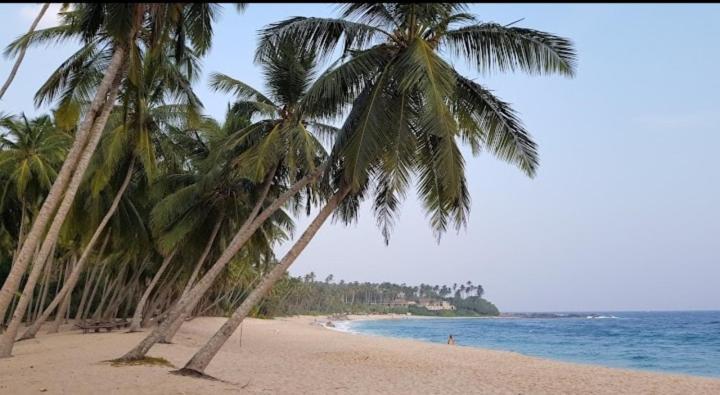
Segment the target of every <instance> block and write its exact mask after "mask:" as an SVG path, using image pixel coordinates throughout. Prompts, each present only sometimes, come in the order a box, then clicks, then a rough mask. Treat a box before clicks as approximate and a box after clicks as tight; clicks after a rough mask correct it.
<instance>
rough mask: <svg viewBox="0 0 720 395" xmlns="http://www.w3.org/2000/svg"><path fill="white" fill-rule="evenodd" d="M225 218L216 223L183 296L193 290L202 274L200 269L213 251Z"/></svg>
mask: <svg viewBox="0 0 720 395" xmlns="http://www.w3.org/2000/svg"><path fill="white" fill-rule="evenodd" d="M222 222H223V217H220V218H219V219H218V221H217V223H215V227H213V230H212V233H211V234H210V238H209V239H208V241H207V243H206V244H205V250H204V251H203V252H202V254H201V255H200V258H198V260H197V263H195V268H194V269H193V272H192V274H191V275H190V279H188V282H187V284H185V289H183V292H182V296H185V295H187V293H188V292H189V291H190V289H191V288H192V285H193V284H194V283H195V279H196V278H197V276H198V274H200V269H201V268H202V265H203V263H204V262H205V259H206V258H207V256H208V254H209V253H210V250H211V249H212V246H213V243H214V242H215V237H216V236H217V234H218V232H219V231H220V226H221V225H222Z"/></svg>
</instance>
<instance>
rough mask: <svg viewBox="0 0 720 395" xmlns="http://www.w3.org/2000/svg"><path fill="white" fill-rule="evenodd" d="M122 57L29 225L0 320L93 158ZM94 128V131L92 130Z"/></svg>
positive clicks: (0, 297) (3, 293) (0, 293)
mask: <svg viewBox="0 0 720 395" xmlns="http://www.w3.org/2000/svg"><path fill="white" fill-rule="evenodd" d="M125 53H126V51H125V49H124V48H123V47H121V46H120V47H117V48H116V49H115V51H114V53H113V57H112V59H111V61H110V64H109V66H108V68H107V70H105V76H104V77H103V80H102V82H101V83H100V86H98V89H97V92H96V93H95V98H94V99H93V101H92V103H91V105H90V109H89V110H88V111H87V113H85V116H84V118H83V121H82V123H81V124H80V126H79V127H78V130H77V132H76V134H75V141H74V142H73V145H72V147H71V148H70V151H69V152H68V154H67V157H66V158H65V161H64V162H63V165H62V167H61V168H60V172H58V175H57V177H56V178H55V181H54V182H53V185H52V187H51V188H50V191H49V192H48V195H47V197H46V198H45V201H43V204H42V206H41V208H40V211H39V212H38V214H37V216H36V217H35V220H34V221H33V223H32V227H31V228H30V232H28V233H27V235H26V236H25V242H24V243H23V244H22V247H21V248H20V253H19V254H18V255H17V256H16V257H15V261H14V263H13V265H12V268H11V269H10V273H9V274H8V276H7V278H6V279H5V283H4V284H3V286H2V289H0V317H3V316H4V315H5V313H6V312H7V308H8V305H9V304H10V300H11V299H12V297H13V296H14V295H15V293H16V291H17V290H18V287H19V286H20V280H21V279H22V277H23V275H24V274H25V271H26V270H27V267H28V264H29V263H30V260H31V259H32V257H33V254H34V253H35V251H36V248H37V246H38V244H40V242H41V241H42V240H43V234H44V233H45V229H46V228H47V225H48V222H50V220H51V219H52V218H53V214H54V213H55V210H56V209H57V208H58V206H59V205H60V203H61V201H63V200H64V194H65V191H66V189H68V184H69V183H70V181H71V178H73V176H74V174H77V173H78V172H80V170H82V173H84V172H85V171H84V169H80V168H78V169H77V170H76V167H77V165H78V162H80V160H81V157H82V156H83V155H89V154H92V152H90V153H87V154H86V152H85V151H87V150H89V149H90V145H88V140H89V139H90V137H91V134H92V131H95V130H99V131H102V129H103V128H104V127H105V122H100V120H97V119H96V118H98V112H100V111H102V110H103V109H104V108H105V109H108V111H109V109H111V108H112V104H113V102H114V100H115V96H116V93H117V86H118V83H119V82H120V81H119V80H118V78H117V77H118V75H120V74H122V73H121V72H120V68H121V66H123V64H124V61H125ZM108 115H109V112H108ZM101 118H102V117H101ZM104 119H105V120H107V117H104ZM96 120H97V122H96ZM99 123H102V125H97V124H99ZM94 125H95V127H93V126H94ZM96 145H97V143H95V145H92V147H93V148H92V150H93V151H94V149H95V148H94V147H95V146H96ZM86 146H88V147H86ZM80 176H82V174H80ZM74 196H75V193H74V192H73V193H72V197H74ZM63 218H64V217H63ZM23 310H24V309H23ZM5 343H7V342H3V341H2V340H0V358H2V357H3V356H4V354H5V353H7V351H5V350H6V349H7V348H8V346H7V345H5Z"/></svg>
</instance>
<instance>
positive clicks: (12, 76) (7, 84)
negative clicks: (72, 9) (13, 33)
mask: <svg viewBox="0 0 720 395" xmlns="http://www.w3.org/2000/svg"><path fill="white" fill-rule="evenodd" d="M49 5H50V3H45V4H43V6H42V8H41V9H40V13H38V16H37V17H35V20H34V21H33V23H32V25H30V30H28V32H27V34H32V32H34V31H35V28H36V27H37V25H38V23H40V20H41V19H42V17H43V15H45V11H47V9H48V6H49ZM25 51H27V44H25V45H23V46H22V48H20V53H19V54H18V57H17V60H15V64H14V65H13V68H12V70H10V75H9V76H8V78H7V80H6V81H5V83H4V84H3V86H2V88H0V99H2V98H3V96H5V92H6V91H7V89H8V88H9V87H10V84H11V83H12V81H13V80H14V79H15V74H17V71H18V69H19V68H20V63H22V61H23V58H24V57H25Z"/></svg>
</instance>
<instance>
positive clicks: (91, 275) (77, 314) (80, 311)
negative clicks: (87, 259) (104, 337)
mask: <svg viewBox="0 0 720 395" xmlns="http://www.w3.org/2000/svg"><path fill="white" fill-rule="evenodd" d="M109 234H110V233H108V235H109ZM107 239H108V237H107V236H105V240H107ZM101 249H102V248H101ZM97 271H98V267H97V265H96V266H95V267H93V268H92V270H90V272H89V273H87V274H86V275H85V284H84V285H83V292H82V296H80V303H79V304H78V308H77V311H76V312H75V321H78V320H79V319H80V317H82V315H83V313H84V312H85V303H87V297H88V293H89V292H90V285H92V283H93V281H94V280H95V275H97ZM26 333H27V332H26ZM23 337H25V335H23Z"/></svg>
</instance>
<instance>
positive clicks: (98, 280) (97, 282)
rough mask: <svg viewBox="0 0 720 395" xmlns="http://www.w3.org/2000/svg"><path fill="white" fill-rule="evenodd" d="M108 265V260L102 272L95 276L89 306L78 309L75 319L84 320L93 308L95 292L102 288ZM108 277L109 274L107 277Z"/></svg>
mask: <svg viewBox="0 0 720 395" xmlns="http://www.w3.org/2000/svg"><path fill="white" fill-rule="evenodd" d="M106 267H107V262H103V263H102V267H101V268H100V273H99V274H98V275H97V277H96V278H95V284H94V285H93V288H92V291H91V292H90V297H89V298H88V301H87V306H86V307H85V309H84V310H83V311H78V314H77V315H76V316H75V320H82V321H84V320H85V318H86V316H87V315H88V314H89V313H90V309H91V308H92V302H93V301H94V300H95V294H96V293H97V291H98V289H100V284H102V283H103V273H105V268H106ZM105 278H107V276H106V277H105Z"/></svg>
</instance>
